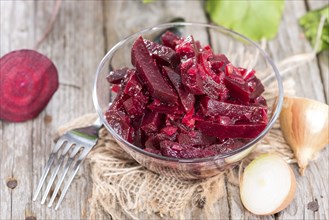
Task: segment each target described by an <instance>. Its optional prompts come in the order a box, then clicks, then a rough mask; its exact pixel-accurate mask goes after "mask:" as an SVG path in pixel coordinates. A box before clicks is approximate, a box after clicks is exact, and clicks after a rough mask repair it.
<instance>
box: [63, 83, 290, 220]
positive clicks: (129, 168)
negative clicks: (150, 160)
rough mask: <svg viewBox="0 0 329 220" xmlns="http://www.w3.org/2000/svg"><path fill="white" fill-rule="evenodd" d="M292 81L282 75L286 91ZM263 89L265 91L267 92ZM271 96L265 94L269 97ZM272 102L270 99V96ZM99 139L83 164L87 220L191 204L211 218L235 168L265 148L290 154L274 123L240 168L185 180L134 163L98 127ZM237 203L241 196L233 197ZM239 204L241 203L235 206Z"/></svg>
mask: <svg viewBox="0 0 329 220" xmlns="http://www.w3.org/2000/svg"><path fill="white" fill-rule="evenodd" d="M293 84H294V81H293V80H285V81H284V87H285V93H286V94H293V89H291V88H293ZM272 94H274V93H273V91H271V90H267V91H266V93H265V94H264V95H265V96H267V97H270V96H271V95H272ZM274 98H275V97H270V100H272V101H273V100H274ZM270 102H271V101H270ZM96 118H97V115H96V114H87V115H84V116H82V117H80V118H77V119H75V120H73V121H71V122H69V123H68V124H66V125H64V126H63V127H61V128H60V129H59V133H60V134H61V133H63V132H65V131H67V130H69V129H72V128H76V127H81V126H86V125H89V124H92V123H93V122H94V120H95V119H96ZM99 136H100V139H99V141H98V143H97V145H96V147H95V148H94V149H93V150H92V151H91V153H90V154H89V155H88V157H87V160H86V161H85V163H86V164H87V166H89V167H90V176H91V179H92V195H91V197H90V216H89V218H90V219H111V218H112V219H122V218H126V219H127V218H128V219H140V214H141V213H144V214H143V216H149V215H150V216H159V217H164V218H174V219H186V218H188V215H187V213H192V212H193V209H202V213H204V214H203V216H204V218H205V219H216V216H218V212H216V210H214V204H215V203H216V202H219V201H220V200H223V199H224V201H227V199H226V198H225V197H226V196H227V194H226V188H225V187H226V185H227V184H232V185H234V186H238V185H239V181H238V179H239V171H241V169H242V168H243V167H244V165H245V164H248V162H249V161H250V160H252V159H253V158H255V157H256V156H257V155H259V154H261V153H265V152H275V153H277V154H280V155H281V156H282V157H283V158H284V159H285V160H286V161H287V162H288V163H294V162H295V159H294V156H293V153H292V151H291V149H290V148H289V146H288V145H287V144H286V142H285V140H284V138H283V137H282V133H281V130H280V125H279V122H277V123H276V124H275V125H274V127H273V128H272V129H271V131H270V132H269V133H268V134H267V135H266V136H265V138H264V139H263V140H261V141H260V142H259V144H257V146H256V148H255V150H254V151H253V152H252V153H251V154H249V155H248V156H247V157H246V158H245V159H244V160H243V161H241V164H240V167H237V168H236V169H233V170H232V169H230V170H226V171H224V172H223V173H221V174H219V175H217V176H215V177H211V178H208V179H203V180H193V181H184V180H178V179H174V178H169V177H165V176H161V175H158V174H155V173H153V172H151V171H149V170H147V169H146V168H144V167H142V166H141V165H139V164H138V163H137V162H135V161H134V160H133V159H132V158H131V157H130V156H129V155H128V154H126V153H125V152H124V151H123V150H122V149H121V148H120V147H119V146H118V145H117V144H116V142H115V140H114V139H113V138H112V137H111V135H110V134H109V133H108V132H107V130H106V129H105V128H102V129H101V130H100V134H99ZM237 202H240V201H237ZM239 207H241V209H243V206H242V205H240V206H239Z"/></svg>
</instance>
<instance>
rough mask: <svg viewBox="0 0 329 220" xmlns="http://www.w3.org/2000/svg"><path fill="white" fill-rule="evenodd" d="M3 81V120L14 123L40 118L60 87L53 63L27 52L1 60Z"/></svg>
mask: <svg viewBox="0 0 329 220" xmlns="http://www.w3.org/2000/svg"><path fill="white" fill-rule="evenodd" d="M0 79H1V83H0V102H1V103H0V119H1V120H6V121H12V122H23V121H27V120H29V119H33V118H35V117H36V116H38V114H39V113H40V112H41V111H42V110H43V109H44V108H45V107H46V105H47V104H48V102H49V101H50V99H51V97H52V96H53V94H54V93H55V91H56V90H57V88H58V85H59V84H58V72H57V69H56V67H55V65H54V64H53V63H52V61H51V60H49V59H48V58H47V57H46V56H44V55H42V54H40V53H38V52H37V51H34V50H26V49H24V50H17V51H12V52H10V53H8V54H6V55H4V56H3V57H1V59H0Z"/></svg>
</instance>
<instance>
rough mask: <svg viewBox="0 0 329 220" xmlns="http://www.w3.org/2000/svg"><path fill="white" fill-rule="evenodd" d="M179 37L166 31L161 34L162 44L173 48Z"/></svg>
mask: <svg viewBox="0 0 329 220" xmlns="http://www.w3.org/2000/svg"><path fill="white" fill-rule="evenodd" d="M179 39H180V37H179V36H177V35H176V34H174V33H173V32H171V31H166V32H165V33H164V34H163V35H161V41H162V44H163V45H164V46H167V47H170V48H171V49H175V47H176V45H177V42H178V40H179Z"/></svg>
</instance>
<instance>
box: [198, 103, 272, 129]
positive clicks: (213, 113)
mask: <svg viewBox="0 0 329 220" xmlns="http://www.w3.org/2000/svg"><path fill="white" fill-rule="evenodd" d="M200 104H201V105H200V107H201V111H202V113H203V115H205V116H210V117H217V116H219V115H220V116H228V117H230V118H232V119H234V120H240V119H249V121H250V122H263V123H267V115H266V113H267V107H265V106H252V105H242V104H233V103H227V102H221V101H217V100H214V99H210V98H208V97H203V98H202V99H201V101H200Z"/></svg>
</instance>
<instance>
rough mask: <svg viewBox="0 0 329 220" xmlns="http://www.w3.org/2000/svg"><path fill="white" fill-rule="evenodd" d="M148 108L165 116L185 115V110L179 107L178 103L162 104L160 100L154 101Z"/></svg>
mask: <svg viewBox="0 0 329 220" xmlns="http://www.w3.org/2000/svg"><path fill="white" fill-rule="evenodd" d="M147 107H148V108H149V109H151V110H153V111H156V112H158V113H163V114H175V115H182V114H184V111H183V109H182V108H181V107H180V106H179V105H178V103H176V104H168V103H166V102H161V101H160V100H158V99H154V100H153V102H152V103H151V104H149V105H148V106H147Z"/></svg>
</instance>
